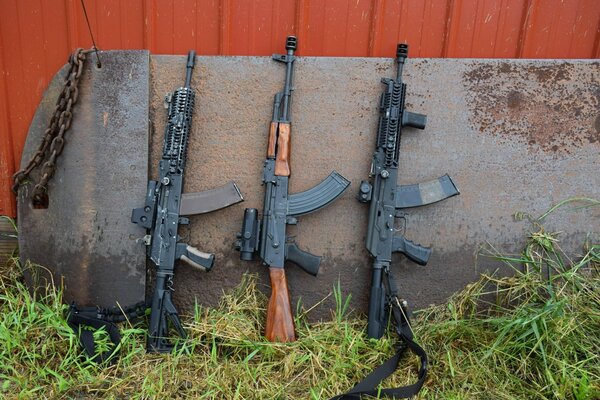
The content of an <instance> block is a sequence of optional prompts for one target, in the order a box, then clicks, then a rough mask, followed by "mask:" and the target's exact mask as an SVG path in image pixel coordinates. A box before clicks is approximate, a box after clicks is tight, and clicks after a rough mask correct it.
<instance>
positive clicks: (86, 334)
mask: <svg viewBox="0 0 600 400" xmlns="http://www.w3.org/2000/svg"><path fill="white" fill-rule="evenodd" d="M147 308H148V304H146V302H140V303H137V304H135V305H133V306H132V307H128V308H125V309H123V310H121V309H120V308H116V309H101V308H99V307H77V305H75V302H73V303H71V305H70V306H69V312H68V315H67V323H68V324H69V326H70V327H71V329H73V331H74V332H75V334H76V335H77V337H78V338H79V343H80V344H81V346H82V347H83V349H84V350H85V352H86V354H87V355H88V357H89V358H90V360H92V361H93V362H96V363H104V362H110V363H112V362H114V361H115V360H116V358H117V357H118V355H119V345H120V343H121V334H120V333H119V328H118V327H117V326H116V325H115V322H121V321H125V320H130V319H134V318H137V317H139V316H142V315H144V313H145V311H146V309H147ZM101 329H104V331H105V332H106V333H107V334H108V337H109V338H110V342H111V344H110V345H109V347H108V349H107V350H106V351H103V352H97V351H96V341H95V339H94V332H95V331H99V330H101Z"/></svg>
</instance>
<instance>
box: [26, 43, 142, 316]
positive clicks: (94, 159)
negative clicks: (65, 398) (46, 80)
mask: <svg viewBox="0 0 600 400" xmlns="http://www.w3.org/2000/svg"><path fill="white" fill-rule="evenodd" d="M94 59H95V56H93V55H90V56H88V59H87V61H86V64H85V69H84V72H83V75H82V77H81V80H80V88H79V100H78V103H77V105H76V106H75V110H74V117H73V123H72V126H71V129H70V130H69V131H68V132H67V133H66V145H65V149H64V151H63V153H62V156H61V157H60V159H59V160H58V162H57V170H56V173H55V175H54V178H53V179H52V180H51V182H50V184H49V187H48V193H49V205H48V208H47V209H33V208H32V206H31V201H30V192H31V189H32V185H31V184H28V185H26V186H24V187H22V188H21V189H20V191H19V196H18V221H19V247H20V257H21V261H22V262H23V265H26V264H25V263H26V261H27V260H30V261H31V262H33V263H38V264H41V265H43V266H45V267H46V268H48V271H49V272H51V273H52V275H53V280H54V282H55V283H56V284H59V283H62V284H63V285H64V289H65V292H64V300H65V301H66V302H71V301H73V300H74V301H76V302H77V303H78V305H81V306H91V305H98V306H101V307H113V306H115V305H116V304H115V303H116V302H118V303H119V304H120V305H122V306H128V305H131V304H134V303H137V302H139V301H141V300H143V299H144V287H145V280H146V267H145V259H146V255H145V247H144V246H143V245H142V244H141V243H138V242H137V241H136V239H138V238H140V237H142V236H143V235H144V234H145V232H144V230H143V229H141V228H139V227H138V226H137V225H135V224H132V223H131V221H130V216H131V210H132V209H133V208H134V207H138V206H139V205H140V204H142V203H143V199H144V196H145V191H146V185H147V181H148V172H147V168H148V139H149V137H148V135H149V134H148V130H149V125H148V124H149V117H148V103H149V99H148V96H149V76H150V71H149V53H148V51H142V50H140V51H109V52H102V53H101V59H102V67H101V68H97V67H96V66H95V65H94V62H93V61H95V60H94ZM65 72H66V69H65V68H63V69H62V70H61V71H60V72H59V73H58V74H57V75H56V76H55V77H54V79H53V80H52V82H51V84H50V87H49V88H48V90H47V91H46V93H45V94H44V97H43V99H42V101H41V103H40V105H39V106H38V109H37V111H36V114H35V117H34V119H33V122H32V123H31V127H30V129H29V134H28V136H27V141H26V143H25V149H24V152H23V157H22V160H23V161H22V164H21V165H22V166H23V165H24V162H25V161H28V160H29V159H30V158H31V155H32V154H33V152H34V151H35V149H36V148H37V146H38V145H39V143H40V138H41V135H42V134H43V132H44V130H45V128H46V126H47V124H48V120H49V118H50V116H51V115H52V112H53V110H54V103H55V101H56V98H57V96H58V94H59V93H60V90H61V86H62V82H63V79H64V74H65ZM34 176H35V175H34ZM32 271H33V270H27V271H26V272H27V274H26V276H27V279H28V282H29V283H30V284H32V285H33V284H37V283H43V282H44V280H45V279H49V276H48V275H47V274H45V273H43V270H39V272H40V275H38V274H37V273H35V274H32V273H31V272H32ZM35 271H38V270H37V269H35ZM37 279H41V280H40V281H37Z"/></svg>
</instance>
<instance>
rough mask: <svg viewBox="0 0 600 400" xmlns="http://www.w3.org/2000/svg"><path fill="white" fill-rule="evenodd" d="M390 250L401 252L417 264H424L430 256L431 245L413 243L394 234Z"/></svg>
mask: <svg viewBox="0 0 600 400" xmlns="http://www.w3.org/2000/svg"><path fill="white" fill-rule="evenodd" d="M392 250H393V251H394V252H398V253H403V254H404V255H405V256H406V257H408V258H409V259H410V260H411V261H414V262H416V263H417V264H419V265H426V264H427V261H429V257H430V256H431V247H425V246H421V245H420V244H416V243H413V242H411V241H410V240H408V239H406V238H404V237H402V236H394V244H393V248H392Z"/></svg>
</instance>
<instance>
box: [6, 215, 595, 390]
mask: <svg viewBox="0 0 600 400" xmlns="http://www.w3.org/2000/svg"><path fill="white" fill-rule="evenodd" d="M544 218H545V216H544ZM538 222H539V220H538ZM585 246H586V248H585V255H584V256H583V257H581V258H580V259H578V260H576V261H573V260H569V259H568V258H566V257H565V256H564V254H563V253H562V251H561V250H560V242H559V241H558V238H557V235H556V234H552V233H548V232H545V231H544V230H543V228H542V227H541V226H539V225H537V228H536V230H535V232H533V233H532V234H531V235H530V237H529V238H528V239H527V241H526V242H525V241H524V245H523V248H524V250H523V253H522V254H521V255H516V256H508V255H501V254H498V252H497V251H495V250H494V249H493V248H492V247H491V246H488V247H487V248H486V249H484V251H483V253H485V254H486V255H487V256H489V257H494V258H495V259H497V260H498V263H504V264H507V265H510V266H511V267H512V268H514V270H515V275H514V276H511V277H496V276H494V275H486V276H482V277H481V279H480V280H479V281H477V282H474V283H472V284H470V285H468V286H467V287H466V288H465V289H464V290H463V291H461V292H460V293H456V294H455V295H454V296H453V297H452V298H451V299H450V300H449V301H448V302H447V303H446V304H443V305H440V306H435V307H431V308H428V309H426V310H422V311H420V312H419V313H417V314H416V315H415V318H414V320H413V327H414V330H415V335H416V338H417V340H418V341H419V342H420V343H421V344H422V345H423V347H424V348H425V349H426V350H427V351H428V353H429V358H430V373H429V377H428V380H427V382H426V384H425V386H424V388H423V390H422V391H421V393H420V395H419V396H418V398H420V399H598V398H600V360H599V354H600V334H599V332H600V277H599V275H598V268H600V245H598V244H589V243H588V244H585ZM548 270H550V271H551V273H550V274H548ZM256 284H257V277H256V276H252V275H248V276H245V277H244V280H243V282H241V284H240V285H239V286H238V287H237V288H236V289H235V290H234V291H232V292H230V293H227V294H225V295H224V296H223V298H222V300H221V302H220V304H219V306H218V307H216V308H214V309H208V308H203V307H200V306H196V307H195V309H194V314H193V315H191V316H190V315H188V316H183V321H184V322H186V323H187V325H186V329H187V332H188V333H189V334H190V340H189V341H187V343H186V346H185V347H184V348H183V349H182V350H181V351H180V352H179V353H178V354H172V355H149V354H146V353H145V349H144V344H145V337H144V335H145V328H146V325H145V321H143V322H138V323H137V324H134V325H132V324H130V323H124V324H122V325H121V332H122V335H123V341H122V346H123V348H122V349H121V357H120V358H119V359H118V361H117V362H116V363H115V364H114V365H112V366H97V365H95V364H93V363H91V362H89V361H87V360H86V358H85V356H83V354H82V351H81V349H80V348H79V346H78V344H77V341H76V338H75V336H74V334H73V333H72V332H71V330H70V328H69V327H68V325H67V324H66V322H65V320H64V318H63V315H64V311H65V309H66V306H64V305H62V303H61V297H60V296H61V294H60V291H58V290H54V289H52V288H51V289H49V290H48V291H47V293H45V294H39V293H38V294H37V295H32V294H30V293H29V291H28V290H27V289H26V287H25V286H24V285H23V283H22V279H21V276H20V269H19V268H18V266H17V265H16V264H12V265H9V266H5V267H3V269H2V270H0V397H3V398H9V399H12V398H35V399H39V398H68V399H71V398H90V397H93V398H96V397H100V398H110V399H112V398H114V399H121V398H127V399H129V398H133V399H144V398H157V399H162V398H198V399H287V398H289V399H328V398H329V397H331V396H332V395H335V394H339V393H342V392H344V391H346V390H348V389H349V388H351V387H352V386H353V385H354V384H355V383H356V382H357V381H359V380H360V379H361V378H362V377H363V376H364V375H366V374H367V373H368V372H370V371H371V370H372V368H373V367H375V366H377V365H379V364H380V363H381V362H382V361H384V360H385V359H386V358H388V357H389V356H391V355H392V354H393V352H394V345H395V343H394V340H393V339H390V338H385V339H383V340H370V339H367V338H366V336H365V333H364V330H365V326H366V321H365V320H364V319H361V318H356V317H352V316H351V315H349V314H348V300H349V299H348V297H347V296H345V295H344V293H343V288H341V287H340V286H339V284H338V285H336V286H335V287H334V288H333V289H332V292H333V296H334V298H335V300H336V304H337V306H336V309H335V310H334V311H332V321H331V322H324V323H318V324H309V323H308V322H307V321H306V318H305V316H306V311H307V310H303V309H301V308H300V309H299V310H297V313H296V315H297V318H296V324H297V331H298V337H299V338H300V339H299V340H298V341H297V342H294V343H291V344H276V343H269V342H266V341H265V340H264V339H263V337H262V329H263V323H264V319H265V306H266V301H267V299H266V298H265V297H264V295H263V294H262V293H261V292H260V291H258V290H257V289H256ZM100 339H101V340H102V338H100ZM105 339H106V338H104V340H105ZM418 365H419V360H418V358H417V357H414V356H410V357H406V358H405V359H404V360H403V367H402V369H401V370H400V371H398V372H397V373H396V374H394V375H393V377H392V378H390V379H388V380H387V381H386V382H385V386H394V385H403V384H408V383H411V382H413V381H414V380H415V379H416V372H417V369H418Z"/></svg>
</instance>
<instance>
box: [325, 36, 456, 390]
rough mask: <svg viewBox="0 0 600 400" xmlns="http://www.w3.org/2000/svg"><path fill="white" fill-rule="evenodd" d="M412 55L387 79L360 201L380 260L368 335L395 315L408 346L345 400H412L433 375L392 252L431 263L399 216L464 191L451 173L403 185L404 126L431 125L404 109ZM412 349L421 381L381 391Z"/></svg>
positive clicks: (402, 54)
mask: <svg viewBox="0 0 600 400" xmlns="http://www.w3.org/2000/svg"><path fill="white" fill-rule="evenodd" d="M407 56H408V45H406V44H399V45H398V48H397V52H396V62H397V63H398V72H397V76H396V79H395V80H394V79H389V78H383V79H381V82H382V83H383V84H385V85H386V88H385V90H384V92H383V93H382V95H381V100H380V105H379V112H380V116H379V126H378V130H377V143H376V145H375V153H374V154H373V163H372V164H371V173H370V176H371V182H372V183H369V182H367V181H363V182H361V184H360V190H359V195H358V200H359V201H360V202H363V203H371V204H370V208H369V226H368V229H367V239H366V246H367V249H368V250H369V252H370V253H371V255H372V256H373V258H374V261H373V274H372V281H371V294H370V298H369V321H368V328H367V334H368V336H369V337H371V338H376V339H379V338H380V337H382V336H383V334H384V333H385V330H386V328H387V325H388V321H390V314H391V316H392V317H393V320H394V327H395V330H396V332H397V333H398V335H399V336H400V339H401V340H402V343H401V344H400V349H399V351H398V353H397V354H396V355H394V356H393V357H392V358H391V359H390V360H388V361H387V362H386V363H384V364H383V365H382V366H381V367H379V368H377V369H376V370H375V371H374V372H373V373H371V375H369V376H367V377H366V378H365V379H364V380H363V381H362V382H361V383H359V384H358V385H356V386H355V387H354V388H353V389H352V390H351V391H350V392H348V393H346V394H345V395H342V396H339V397H336V398H339V399H342V398H358V397H352V396H359V395H372V396H378V395H379V396H393V397H395V398H405V397H410V396H413V395H415V394H416V393H417V392H418V391H419V390H420V389H421V386H422V385H423V383H424V381H425V377H426V375H427V354H426V353H425V351H424V350H423V349H422V348H421V347H420V346H419V345H418V344H417V343H415V342H414V340H413V335H412V330H411V328H410V321H409V314H408V309H407V303H406V301H404V300H402V299H400V298H399V297H398V289H397V287H396V285H395V283H394V280H393V278H392V277H391V274H390V264H391V262H392V253H402V254H404V255H405V256H406V257H408V258H409V259H410V260H412V261H414V262H416V263H417V264H419V265H425V264H427V261H428V260H429V257H430V256H431V248H429V247H423V246H421V245H419V244H415V243H413V242H411V241H410V240H407V239H406V238H404V237H403V236H401V235H397V234H395V229H394V222H395V219H396V218H400V217H403V213H402V212H401V211H400V210H402V209H404V208H410V207H418V206H423V205H427V204H431V203H435V202H438V201H441V200H444V199H447V198H448V197H452V196H455V195H457V194H459V191H458V189H457V188H456V186H455V185H454V183H453V182H452V179H450V177H449V176H448V175H444V176H442V177H440V178H438V179H436V180H433V181H430V182H426V183H421V184H416V185H400V186H398V185H397V180H398V158H399V155H400V137H401V132H402V128H403V127H412V128H417V129H425V124H426V122H427V117H426V116H425V115H423V114H417V113H412V112H409V111H406V110H405V109H404V102H405V100H406V84H405V83H403V82H402V68H403V66H404V62H405V60H406V58H407ZM384 283H385V284H384ZM406 348H410V349H411V351H413V352H414V353H415V354H417V355H418V356H419V357H421V369H420V370H419V379H418V381H417V382H416V383H414V384H413V385H410V386H406V387H402V388H393V389H382V390H377V389H375V387H376V386H377V385H378V383H379V382H380V381H381V380H383V379H384V378H385V377H387V376H388V375H390V374H391V373H393V372H394V370H395V369H396V367H397V365H398V363H399V361H400V357H401V355H402V353H403V352H404V350H405V349H406ZM343 396H347V397H343Z"/></svg>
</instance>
